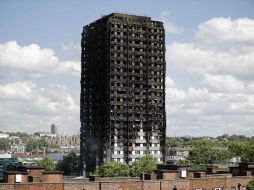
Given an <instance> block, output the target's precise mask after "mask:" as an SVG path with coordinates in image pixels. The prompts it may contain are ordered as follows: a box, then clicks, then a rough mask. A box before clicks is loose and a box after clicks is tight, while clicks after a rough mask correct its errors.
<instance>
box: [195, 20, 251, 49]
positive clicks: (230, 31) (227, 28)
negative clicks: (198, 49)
mask: <svg viewBox="0 0 254 190" xmlns="http://www.w3.org/2000/svg"><path fill="white" fill-rule="evenodd" d="M194 39H195V41H197V42H198V43H200V42H202V43H205V44H209V45H210V44H217V45H218V44H219V45H222V47H223V46H224V45H229V46H228V47H229V48H234V47H235V45H237V44H240V45H241V46H242V45H246V46H253V45H254V20H253V19H249V18H239V19H235V20H232V19H231V18H223V17H220V18H213V19H210V20H208V21H206V22H204V23H202V24H200V25H199V26H198V30H197V32H196V34H195V37H194ZM236 48H237V47H236ZM252 49H253V47H252Z"/></svg>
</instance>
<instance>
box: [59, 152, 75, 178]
mask: <svg viewBox="0 0 254 190" xmlns="http://www.w3.org/2000/svg"><path fill="white" fill-rule="evenodd" d="M79 159H80V158H79V155H77V154H76V153H75V152H74V151H71V152H70V153H69V154H68V155H67V156H64V157H63V159H62V160H60V161H58V162H57V164H56V170H59V171H63V172H64V175H69V176H76V175H79V173H80V169H79V165H80V160H79Z"/></svg>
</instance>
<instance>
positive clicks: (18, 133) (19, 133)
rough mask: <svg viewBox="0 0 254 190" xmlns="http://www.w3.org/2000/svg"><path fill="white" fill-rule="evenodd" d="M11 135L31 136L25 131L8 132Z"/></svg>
mask: <svg viewBox="0 0 254 190" xmlns="http://www.w3.org/2000/svg"><path fill="white" fill-rule="evenodd" d="M8 134H9V136H11V137H12V136H15V137H29V135H28V134H27V133H24V132H19V131H18V132H9V133H8Z"/></svg>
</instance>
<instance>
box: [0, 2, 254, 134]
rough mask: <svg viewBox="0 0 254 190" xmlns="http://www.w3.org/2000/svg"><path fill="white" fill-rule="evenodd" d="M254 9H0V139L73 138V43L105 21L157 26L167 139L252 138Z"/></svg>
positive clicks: (49, 5) (5, 5)
mask: <svg viewBox="0 0 254 190" xmlns="http://www.w3.org/2000/svg"><path fill="white" fill-rule="evenodd" d="M253 8H254V1H252V0H241V1H240V0H221V1H218V0H217V1H212V0H207V1H203V0H188V1H184V0H168V1H164V0H159V1H158V0H157V1H151V0H139V1H134V0H125V1H119V0H118V1H117V0H104V1H102V0H101V1H99V0H94V1H78V0H77V1H65V0H61V1H60V0H54V1H47V0H45V1H28V0H24V1H18V0H17V1H15V0H14V1H8V0H1V1H0V130H3V131H10V130H19V131H26V132H35V131H41V130H44V131H49V127H50V124H51V123H58V124H60V125H63V126H64V128H65V132H66V133H77V132H78V131H79V72H80V61H79V60H80V58H79V56H80V55H79V54H80V47H79V44H80V33H81V31H82V27H83V26H84V25H86V24H89V23H90V22H92V21H94V20H96V19H98V18H100V17H101V16H102V15H105V14H109V13H112V12H123V13H129V14H137V15H145V16H150V17H152V19H154V20H161V21H163V22H164V25H165V28H166V47H167V57H166V59H167V99H166V102H167V128H168V130H167V135H168V136H172V135H173V134H176V135H193V136H199V135H211V136H217V135H222V134H224V133H229V134H245V135H254V126H253V123H254V122H253V121H254V119H253V114H254V96H253V95H252V94H254V78H253V76H254V72H253V71H252V70H254V58H253V57H254V55H253V53H252V52H254V51H253V50H254V42H253V37H254V36H253V31H254V29H253V28H254V24H253V23H254V20H253V19H254V11H253Z"/></svg>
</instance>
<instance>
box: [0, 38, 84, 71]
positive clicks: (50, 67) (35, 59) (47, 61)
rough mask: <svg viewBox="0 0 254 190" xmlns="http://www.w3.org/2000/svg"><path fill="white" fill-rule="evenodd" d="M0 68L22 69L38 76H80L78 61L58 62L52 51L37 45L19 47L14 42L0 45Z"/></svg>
mask: <svg viewBox="0 0 254 190" xmlns="http://www.w3.org/2000/svg"><path fill="white" fill-rule="evenodd" d="M0 67H2V68H3V67H8V68H12V69H22V70H26V71H30V72H33V73H39V74H64V75H74V76H80V64H79V62H78V61H62V62H61V61H59V59H58V57H57V56H56V55H55V52H54V51H53V50H52V49H48V48H41V47H40V46H39V45H37V44H30V45H28V46H20V45H19V44H18V43H17V42H16V41H9V42H6V43H4V44H0Z"/></svg>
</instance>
